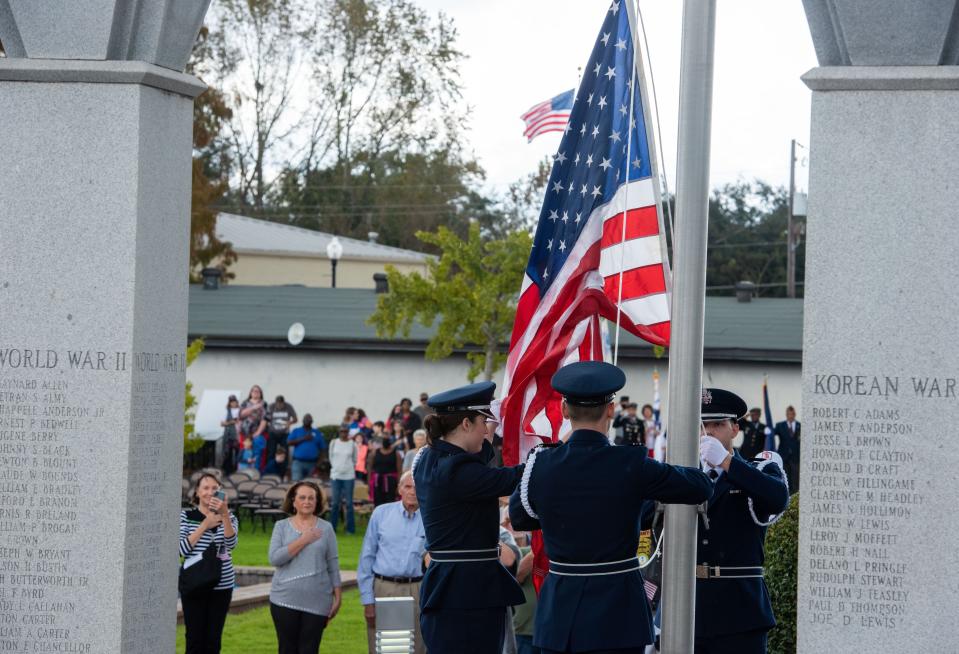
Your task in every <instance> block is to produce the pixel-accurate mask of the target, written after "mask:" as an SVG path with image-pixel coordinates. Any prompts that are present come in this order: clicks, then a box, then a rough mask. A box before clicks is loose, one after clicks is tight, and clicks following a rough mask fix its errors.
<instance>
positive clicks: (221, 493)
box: [213, 488, 226, 502]
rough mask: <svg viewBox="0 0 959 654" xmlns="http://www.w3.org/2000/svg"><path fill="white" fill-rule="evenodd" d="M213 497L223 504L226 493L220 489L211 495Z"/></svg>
mask: <svg viewBox="0 0 959 654" xmlns="http://www.w3.org/2000/svg"><path fill="white" fill-rule="evenodd" d="M213 497H215V498H216V499H218V500H220V501H221V502H223V501H225V500H226V492H225V491H224V490H223V489H222V488H221V489H220V490H218V491H217V492H215V493H213Z"/></svg>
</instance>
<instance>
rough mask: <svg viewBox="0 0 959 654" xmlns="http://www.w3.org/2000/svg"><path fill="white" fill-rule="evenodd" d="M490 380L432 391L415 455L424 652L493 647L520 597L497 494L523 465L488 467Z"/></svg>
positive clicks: (498, 648) (466, 652) (486, 652)
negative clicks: (502, 538)
mask: <svg viewBox="0 0 959 654" xmlns="http://www.w3.org/2000/svg"><path fill="white" fill-rule="evenodd" d="M495 390H496V384H493V383H492V382H482V383H479V384H471V385H469V386H464V387H462V388H457V389H453V390H451V391H446V392H444V393H438V394H436V395H433V396H431V397H430V399H429V405H430V406H431V407H432V408H433V410H434V411H436V413H435V414H434V415H431V416H427V418H426V429H427V438H428V439H429V447H426V448H424V449H423V450H421V453H420V455H418V456H417V458H416V459H414V462H413V478H414V480H415V481H416V497H417V499H418V500H419V504H420V513H421V515H422V516H423V526H424V527H425V529H426V548H427V550H428V554H429V557H430V564H429V567H428V568H427V569H426V574H425V576H424V577H423V582H422V584H421V586H420V627H421V631H422V633H423V640H424V641H425V642H426V648H427V651H428V652H429V654H471V653H475V654H499V653H500V652H502V650H503V639H504V637H505V630H506V607H508V606H513V605H516V604H522V603H523V602H525V601H526V600H525V598H524V597H523V591H522V589H521V588H520V587H519V584H517V583H516V580H515V579H513V577H512V575H510V573H509V571H508V570H507V569H506V568H504V567H503V565H502V564H501V563H500V562H499V555H498V548H499V498H500V497H502V496H504V495H509V494H510V493H512V492H513V489H514V488H516V485H517V484H518V483H519V480H520V477H521V476H522V474H523V466H517V467H514V468H490V467H487V464H488V463H489V462H490V460H491V459H492V458H493V455H494V452H493V445H492V443H491V442H490V440H491V437H490V436H488V435H487V429H486V419H487V418H491V419H492V418H493V416H492V414H491V413H490V410H489V405H490V402H491V401H492V399H493V392H494V391H495Z"/></svg>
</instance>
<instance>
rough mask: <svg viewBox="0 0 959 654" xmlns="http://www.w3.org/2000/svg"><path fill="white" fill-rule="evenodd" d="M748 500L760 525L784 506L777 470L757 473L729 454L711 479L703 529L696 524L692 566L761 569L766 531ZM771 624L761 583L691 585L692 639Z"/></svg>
mask: <svg viewBox="0 0 959 654" xmlns="http://www.w3.org/2000/svg"><path fill="white" fill-rule="evenodd" d="M750 497H751V498H753V506H754V508H755V511H756V516H757V517H758V518H759V519H760V520H761V521H763V522H766V521H768V519H769V516H770V515H771V514H775V513H781V512H782V511H784V510H785V509H786V506H787V505H788V504H789V493H788V492H787V491H786V485H785V484H784V483H783V482H782V477H781V473H780V470H779V466H777V465H776V464H775V463H770V464H768V465H767V466H766V467H765V468H763V469H762V470H758V469H756V466H755V464H753V463H747V462H746V461H745V460H744V459H743V458H742V457H741V456H739V455H738V454H734V455H733V458H732V461H730V464H729V470H728V471H727V472H725V473H723V474H722V475H721V476H720V477H719V479H717V480H716V483H715V488H714V489H713V496H712V498H710V500H709V504H708V509H707V511H706V515H707V517H708V518H709V529H705V528H704V526H703V524H702V522H700V525H699V533H698V537H697V538H698V542H697V547H696V554H697V559H696V561H697V563H699V564H700V565H709V566H717V565H718V566H733V567H739V566H761V565H763V560H764V557H763V543H764V541H765V539H766V527H760V526H759V525H757V524H756V523H755V521H753V518H752V516H751V515H750V513H749V506H748V502H747V498H750ZM775 625H776V620H775V619H774V618H773V611H772V606H771V605H770V602H769V591H768V590H767V589H766V582H765V580H764V579H762V578H760V577H756V578H752V579H697V580H696V637H697V638H699V637H702V636H718V635H724V634H735V633H741V632H744V631H753V630H758V629H771V628H772V627H774V626H775Z"/></svg>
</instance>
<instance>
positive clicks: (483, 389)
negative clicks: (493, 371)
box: [426, 382, 496, 415]
mask: <svg viewBox="0 0 959 654" xmlns="http://www.w3.org/2000/svg"><path fill="white" fill-rule="evenodd" d="M495 392H496V384H495V383H493V382H478V383H476V384H469V385H467V386H460V387H459V388H453V389H450V390H448V391H443V392H442V393H436V394H435V395H431V396H430V398H429V399H428V400H427V401H426V404H427V405H429V406H431V407H432V408H433V409H435V410H436V413H459V412H461V411H479V412H480V413H482V414H484V415H490V410H489V407H490V403H491V402H492V401H493V393H495Z"/></svg>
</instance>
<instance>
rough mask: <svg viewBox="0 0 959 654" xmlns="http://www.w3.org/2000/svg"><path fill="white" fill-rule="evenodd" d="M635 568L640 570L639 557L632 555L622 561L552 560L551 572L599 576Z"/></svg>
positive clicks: (629, 570)
mask: <svg viewBox="0 0 959 654" xmlns="http://www.w3.org/2000/svg"><path fill="white" fill-rule="evenodd" d="M633 570H639V559H637V558H636V557H635V556H631V557H630V558H628V559H623V560H622V561H607V562H602V563H563V562H561V561H550V562H549V572H550V574H556V575H561V576H563V577H598V576H601V575H621V574H625V573H627V572H632V571H633Z"/></svg>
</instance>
